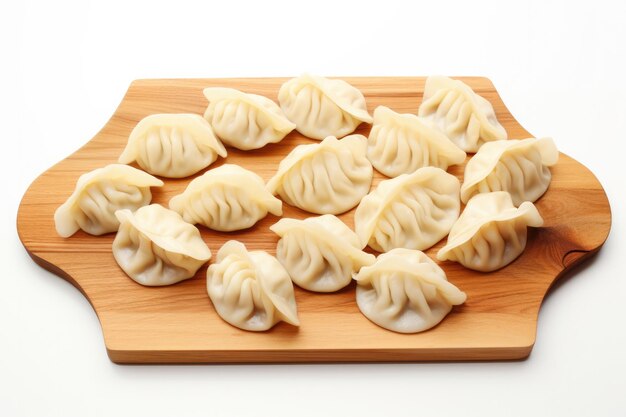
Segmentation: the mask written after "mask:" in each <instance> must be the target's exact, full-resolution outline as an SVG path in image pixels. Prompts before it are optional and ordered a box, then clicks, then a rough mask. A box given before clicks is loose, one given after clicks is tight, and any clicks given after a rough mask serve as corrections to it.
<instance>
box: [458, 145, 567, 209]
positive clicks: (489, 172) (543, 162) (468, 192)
mask: <svg viewBox="0 0 626 417" xmlns="http://www.w3.org/2000/svg"><path fill="white" fill-rule="evenodd" d="M558 159H559V151H558V150H557V149H556V146H555V145H554V141H553V140H552V139H550V138H542V139H534V138H531V139H523V140H514V139H511V140H503V141H496V142H489V143H485V144H484V145H483V146H482V147H481V148H480V149H479V150H478V152H477V153H476V155H474V156H473V157H472V159H470V160H469V162H468V163H467V165H466V166H465V179H464V182H463V186H462V187H461V200H462V201H463V202H464V203H467V202H468V201H469V199H470V198H472V196H474V195H476V194H478V193H489V192H492V191H508V192H509V193H510V194H511V198H512V200H513V204H514V205H515V206H519V205H520V204H522V203H523V202H524V201H530V202H535V201H536V200H537V199H538V198H539V197H541V196H542V195H543V193H545V192H546V190H547V189H548V186H549V185H550V180H551V179H552V174H551V173H550V169H549V168H548V167H549V166H552V165H555V164H556V163H557V161H558Z"/></svg>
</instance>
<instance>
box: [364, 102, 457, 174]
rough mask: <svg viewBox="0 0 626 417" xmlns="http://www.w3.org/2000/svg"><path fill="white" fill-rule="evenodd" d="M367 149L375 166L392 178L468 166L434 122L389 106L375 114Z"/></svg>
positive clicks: (382, 107)
mask: <svg viewBox="0 0 626 417" xmlns="http://www.w3.org/2000/svg"><path fill="white" fill-rule="evenodd" d="M367 145H368V146H367V157H368V158H369V160H370V161H371V162H372V165H374V168H376V169H377V170H378V171H379V172H381V173H383V174H384V175H386V176H388V177H397V176H398V175H400V174H410V173H412V172H415V171H416V170H417V169H419V168H422V167H426V166H434V167H437V168H441V169H443V170H447V169H448V167H449V166H450V165H457V164H460V163H462V162H464V161H465V156H466V155H465V152H463V151H462V150H461V149H460V148H459V147H458V146H456V145H455V144H454V143H452V142H451V141H450V139H448V137H447V136H446V135H444V134H443V133H441V132H440V131H439V130H438V129H436V128H435V127H434V126H433V125H432V123H431V122H429V121H427V120H425V119H421V118H419V117H417V116H415V115H413V114H400V113H396V112H394V111H393V110H391V109H390V108H388V107H385V106H378V107H377V108H376V110H374V125H373V126H372V130H371V131H370V134H369V137H368V139H367Z"/></svg>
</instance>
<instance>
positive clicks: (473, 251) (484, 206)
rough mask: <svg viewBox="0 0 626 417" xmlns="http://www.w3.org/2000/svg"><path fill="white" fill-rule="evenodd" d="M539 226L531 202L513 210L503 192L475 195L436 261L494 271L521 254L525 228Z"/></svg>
mask: <svg viewBox="0 0 626 417" xmlns="http://www.w3.org/2000/svg"><path fill="white" fill-rule="evenodd" d="M541 225H543V219H542V218H541V215H540V214H539V212H538V211H537V208H536V207H535V205H534V204H533V203H531V202H528V201H526V202H523V203H522V204H521V205H520V206H519V208H515V206H513V201H512V200H511V194H509V193H507V192H506V191H496V192H493V193H486V194H477V195H476V196H474V197H473V198H472V199H471V200H470V201H469V202H468V203H467V206H466V207H465V210H463V213H462V214H461V216H460V217H459V220H458V221H457V222H456V223H455V224H454V226H452V230H451V231H450V235H449V236H448V242H447V244H446V245H445V246H444V247H443V248H441V249H440V250H439V252H437V259H439V260H440V261H446V260H449V261H455V262H459V263H460V264H461V265H463V266H465V267H466V268H470V269H474V270H476V271H482V272H490V271H495V270H496V269H500V268H502V267H503V266H506V265H508V264H510V263H511V262H513V261H514V260H515V258H517V257H518V256H519V255H520V254H521V253H522V252H523V251H524V248H525V247H526V239H527V226H531V227H539V226H541Z"/></svg>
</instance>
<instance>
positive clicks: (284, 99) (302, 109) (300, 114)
mask: <svg viewBox="0 0 626 417" xmlns="http://www.w3.org/2000/svg"><path fill="white" fill-rule="evenodd" d="M278 102H279V103H280V107H281V108H282V109H283V111H284V112H285V114H286V115H287V118H288V119H289V120H291V121H292V122H294V123H295V124H296V129H297V130H298V132H300V133H302V134H303V135H304V136H308V137H310V138H313V139H318V140H322V139H324V138H325V137H327V136H335V137H338V138H340V137H343V136H345V135H348V134H350V133H352V132H354V130H355V129H356V128H357V126H358V125H360V124H361V123H363V122H365V123H372V116H370V114H369V113H368V112H367V106H366V105H365V97H363V93H361V92H360V91H359V90H358V89H356V88H355V87H353V86H351V85H350V84H348V83H347V82H345V81H343V80H331V79H328V78H324V77H318V76H314V75H309V74H304V75H302V76H300V77H298V78H292V79H291V80H289V81H287V82H285V83H284V84H283V85H282V86H281V87H280V91H279V92H278Z"/></svg>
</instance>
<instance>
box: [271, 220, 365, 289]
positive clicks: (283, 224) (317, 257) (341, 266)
mask: <svg viewBox="0 0 626 417" xmlns="http://www.w3.org/2000/svg"><path fill="white" fill-rule="evenodd" d="M270 230H271V231H273V232H274V233H276V234H277V235H278V236H280V240H279V241H278V245H277V246H276V257H277V258H278V260H279V261H280V263H281V264H283V266H284V267H285V269H286V270H287V272H289V275H290V276H291V279H292V280H293V282H295V283H296V284H298V285H299V286H300V287H302V288H304V289H306V290H309V291H317V292H333V291H338V290H340V289H342V288H343V287H345V286H346V285H348V284H349V283H350V282H351V281H352V275H353V274H354V273H356V272H357V271H358V270H359V269H361V267H362V266H365V265H370V264H372V263H374V260H375V259H376V258H375V257H374V255H372V254H369V253H366V252H363V251H362V250H361V245H360V243H359V238H358V237H357V235H356V234H355V233H354V232H353V231H352V230H351V229H350V228H349V227H348V226H346V225H345V224H344V223H343V222H342V221H341V220H339V219H338V218H337V217H335V216H333V215H332V214H325V215H323V216H319V217H309V218H308V219H304V220H297V219H281V220H279V221H278V223H276V224H274V225H272V226H271V227H270Z"/></svg>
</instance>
